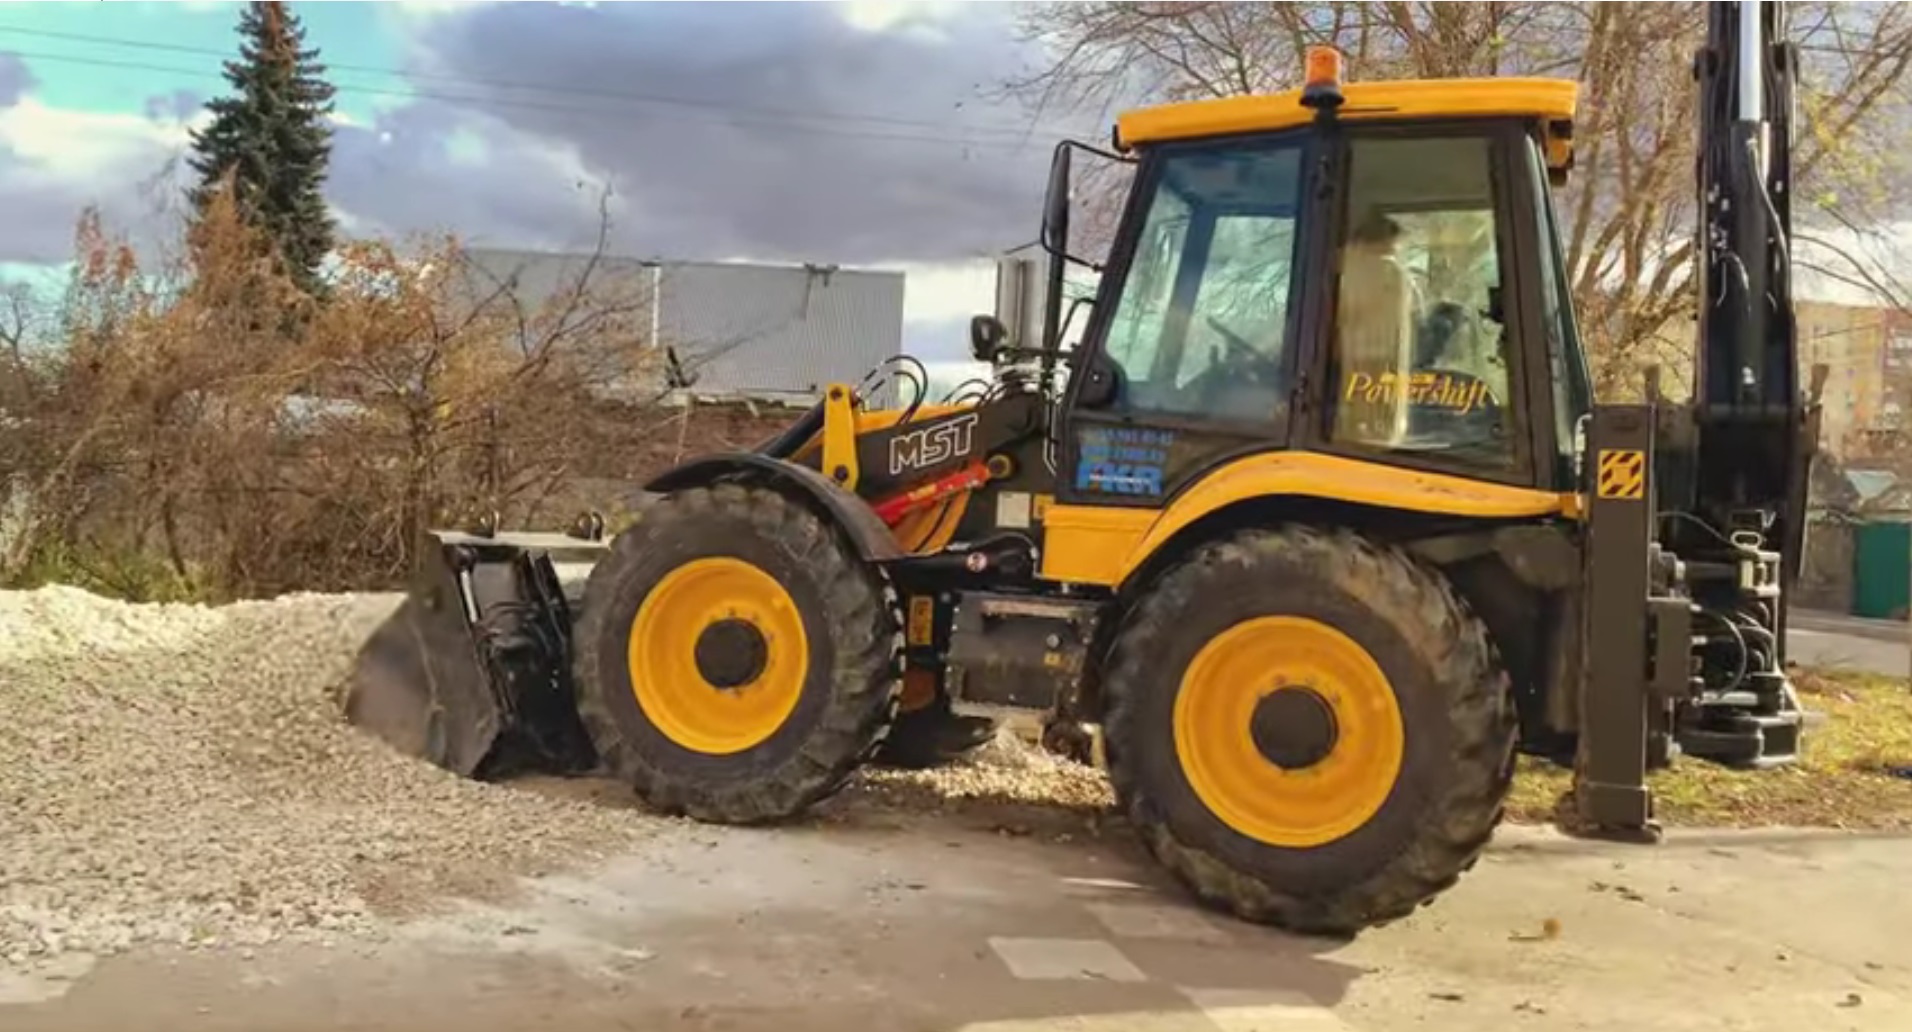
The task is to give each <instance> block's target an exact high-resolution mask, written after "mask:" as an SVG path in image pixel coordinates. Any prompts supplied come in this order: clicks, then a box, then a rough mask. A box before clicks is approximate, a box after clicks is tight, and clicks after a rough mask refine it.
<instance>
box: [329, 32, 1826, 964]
mask: <svg viewBox="0 0 1912 1032" xmlns="http://www.w3.org/2000/svg"><path fill="white" fill-rule="evenodd" d="M1711 6H1712V8H1713V13H1712V15H1711V17H1712V25H1711V29H1710V32H1709V38H1708V40H1707V42H1706V45H1705V46H1704V48H1703V49H1702V50H1701V51H1700V54H1699V58H1698V62H1697V64H1696V68H1695V72H1696V77H1697V80H1698V84H1699V90H1698V93H1699V102H1700V103H1701V105H1702V111H1703V117H1702V126H1703V128H1702V132H1703V133H1704V141H1703V142H1704V146H1703V147H1702V148H1701V157H1700V163H1699V183H1700V193H1699V195H1698V198H1699V217H1700V221H1701V227H1700V228H1701V234H1700V241H1701V243H1702V245H1703V249H1702V254H1701V257H1700V270H1701V275H1700V279H1701V289H1702V290H1703V291H1704V294H1703V296H1704V297H1705V298H1706V299H1707V303H1706V304H1704V305H1702V306H1700V309H1701V312H1702V316H1701V326H1700V341H1699V346H1698V348H1697V353H1698V355H1699V356H1700V357H1699V362H1698V368H1697V370H1696V371H1695V375H1694V391H1693V396H1692V399H1691V401H1689V402H1682V403H1679V404H1670V403H1668V402H1666V401H1665V400H1663V399H1661V398H1660V397H1658V395H1657V394H1655V396H1654V397H1652V398H1649V399H1648V401H1647V402H1646V403H1644V404H1629V405H1604V404H1595V403H1594V401H1593V399H1592V396H1591V390H1590V387H1589V378H1588V374H1587V369H1586V363H1585V361H1584V359H1583V356H1582V353H1581V343H1580V335H1579V330H1578V327H1577V325H1576V323H1575V318H1574V312H1573V309H1572V306H1571V305H1570V303H1569V298H1568V292H1567V283H1568V277H1567V270H1566V269H1565V268H1563V265H1562V251H1561V244H1560V228H1559V225H1558V222H1557V220H1556V216H1555V210H1554V206H1553V202H1552V199H1551V193H1550V186H1551V185H1555V184H1558V183H1560V182H1562V181H1563V180H1564V177H1565V176H1566V175H1567V174H1568V170H1569V167H1570V166H1571V164H1572V158H1573V146H1574V141H1573V119H1574V114H1575V104H1576V87H1575V84H1574V83H1572V82H1563V81H1551V80H1537V79H1456V80H1439V81H1421V82H1353V83H1346V84H1344V83H1343V82H1342V76H1341V72H1340V59H1339V57H1338V55H1336V54H1335V53H1334V52H1333V51H1329V50H1318V51H1315V52H1311V54H1310V55H1309V58H1308V62H1307V69H1306V78H1305V85H1304V86H1303V88H1301V89H1299V90H1296V91H1294V92H1290V93H1283V94H1277V95H1271V96H1253V97H1239V98H1232V99H1225V100H1212V101H1201V102H1194V103H1181V104H1172V105H1168V106H1163V107H1156V108H1150V109H1145V110H1139V111H1135V112H1132V113H1129V114H1125V115H1123V116H1121V117H1120V119H1119V120H1118V123H1117V125H1116V132H1115V139H1114V143H1113V145H1112V147H1111V149H1110V150H1109V151H1106V152H1099V153H1103V154H1104V155H1105V156H1106V157H1109V158H1112V159H1115V160H1122V161H1130V162H1134V163H1135V168H1134V171H1135V176H1134V185H1133V187H1132V192H1131V195H1130V197H1129V198H1128V201H1127V207H1126V211H1125V213H1124V215H1123V217H1122V220H1121V223H1120V229H1119V232H1118V234H1117V238H1116V243H1115V245H1114V247H1113V249H1112V252H1111V254H1110V257H1109V260H1108V263H1107V266H1106V268H1105V269H1104V270H1103V274H1102V276H1101V279H1100V285H1099V289H1098V293H1097V294H1096V295H1095V296H1094V298H1093V300H1092V301H1090V302H1088V304H1087V308H1088V313H1089V314H1088V321H1087V323H1086V324H1085V327H1084V332H1083V335H1082V337H1081V339H1080V343H1079V344H1078V345H1077V346H1075V347H1072V348H1066V349H1065V348H1064V347H1063V346H1062V345H1061V343H1060V342H1061V340H1062V339H1063V330H1064V328H1065V325H1066V323H1065V321H1064V319H1063V313H1062V312H1061V309H1062V307H1063V306H1062V304H1061V301H1062V271H1061V270H1062V268H1063V265H1064V262H1065V261H1067V260H1069V246H1070V240H1069V233H1068V222H1069V198H1068V194H1069V184H1070V164H1071V160H1072V159H1071V154H1072V153H1073V152H1075V151H1078V150H1083V149H1085V148H1083V147H1082V146H1081V145H1079V144H1075V143H1067V144H1064V145H1063V146H1061V147H1059V148H1058V149H1057V152H1056V158H1055V162H1054V166H1053V171H1052V174H1051V182H1050V193H1049V201H1048V202H1047V204H1046V206H1045V210H1044V218H1043V233H1042V239H1043V243H1044V246H1045V248H1046V249H1047V250H1048V251H1049V252H1050V253H1051V254H1052V255H1053V256H1054V257H1055V260H1054V261H1053V262H1052V263H1051V273H1050V280H1049V283H1048V286H1047V295H1048V304H1047V306H1046V310H1045V318H1044V323H1045V325H1044V339H1043V340H1041V341H1012V340H1009V339H1007V335H1006V332H1005V330H1004V327H1003V325H1002V324H1001V323H1000V322H998V321H996V320H994V319H993V318H990V317H979V318H978V319H977V320H976V321H975V322H974V324H973V326H972V338H973V339H972V343H973V346H974V351H975V354H976V355H977V357H978V358H981V359H985V360H987V361H989V362H991V363H992V364H993V366H994V369H995V373H994V376H993V378H992V380H991V382H990V383H989V384H988V386H987V388H986V389H984V390H976V391H972V392H971V393H969V394H967V395H962V396H958V397H955V398H949V399H944V400H943V401H941V402H940V403H932V402H930V401H929V400H928V399H925V398H923V397H922V396H921V394H922V392H921V390H920V388H919V389H918V390H917V391H915V392H914V395H915V396H914V397H912V398H909V399H907V404H898V405H896V406H893V407H890V408H880V409H879V408H876V407H874V406H873V405H872V404H871V403H870V402H869V400H868V399H869V398H870V397H872V396H873V391H872V389H871V383H872V382H874V381H870V382H866V383H865V384H863V385H855V386H853V385H848V384H844V385H838V386H833V387H830V388H829V389H828V391H827V394H826V395H825V397H824V398H823V399H822V400H821V401H820V402H819V403H818V404H817V405H816V407H815V408H814V409H813V410H811V411H810V412H809V413H808V414H807V415H805V416H804V417H803V418H801V419H800V420H798V421H797V422H796V423H794V424H793V425H792V426H790V427H789V429H788V430H787V432H784V433H782V434H780V435H778V436H777V437H776V438H775V439H774V440H770V441H767V442H765V443H764V444H763V445H762V446H760V447H758V448H757V449H755V450H753V451H749V452H743V453H738V454H720V455H711V456H707V457H702V458H698V459H696V460H694V461H690V462H688V463H686V464H684V465H682V466H681V467H679V468H675V469H672V470H670V471H669V472H666V473H665V474H663V475H662V476H660V477H658V478H656V480H655V481H653V482H652V483H650V484H648V485H646V489H647V491H648V492H649V493H650V497H651V501H650V502H649V504H647V505H646V506H644V507H643V508H642V510H641V511H640V513H639V514H638V516H637V518H636V519H635V522H634V523H633V524H632V525H631V526H629V527H627V528H624V529H622V530H620V531H619V532H617V533H616V534H614V535H610V536H607V535H606V534H605V529H604V526H603V523H602V521H601V520H594V519H588V518H587V519H585V520H582V521H580V523H579V525H578V526H577V527H575V528H573V530H572V531H571V532H569V533H553V534H523V533H501V532H495V531H481V532H476V533H463V532H445V533H442V534H438V535H435V537H434V543H433V546H432V547H431V548H429V549H428V550H427V559H428V561H427V563H426V565H425V568H424V569H423V570H422V571H421V572H420V579H419V582H418V586H417V588H416V590H415V592H414V594H413V596H412V597H411V599H410V601H408V602H407V603H406V605H405V606H404V607H403V609H402V610H401V612H400V613H399V614H398V615H397V616H396V617H395V618H394V620H393V621H392V623H391V624H390V625H388V626H387V627H386V628H385V629H384V630H383V631H381V633H380V634H379V635H378V636H377V637H376V638H375V639H374V640H373V641H372V642H370V643H369V644H368V646H367V648H366V651H365V654H364V656H363V662H362V665H361V670H360V675H359V680H358V682H357V684H356V685H355V686H354V689H353V692H352V694H351V697H350V702H349V709H350V715H351V719H352V720H354V721H355V722H357V723H359V724H361V725H363V726H365V727H367V728H369V729H371V730H373V731H375V732H376V733H378V734H381V735H383V736H385V737H386V738H388V739H389V740H390V741H392V742H393V743H394V744H395V745H397V746H398V747H399V748H402V749H404V750H406V751H408V752H411V753H414V754H416V755H419V756H423V757H426V758H428V759H430V760H431V761H432V762H435V763H438V764H441V765H443V766H446V767H448V768H451V769H454V770H457V771H459V772H461V773H464V774H468V775H473V776H477V777H498V776H502V775H503V774H505V773H507V772H508V771H509V770H511V769H513V768H514V767H522V766H526V765H531V766H538V767H542V768H546V769H558V770H573V771H577V770H603V771H608V772H610V773H612V774H614V775H615V776H616V777H618V778H621V779H623V780H624V781H626V782H628V783H629V784H630V785H631V786H632V787H633V788H634V789H635V790H636V791H637V793H638V794H639V795H640V796H641V797H642V798H643V799H644V800H645V801H646V802H648V803H649V804H651V805H652V806H654V807H656V808H659V809H661V810H666V811H670V812H675V813H682V814H688V815H691V816H693V817H695V818H697V819H701V820H705V821H713V822H726V823H756V822H768V821H774V820H777V819H780V818H787V817H790V816H792V815H794V814H798V813H800V812H802V811H804V810H805V809H806V808H807V807H810V806H811V805H813V804H815V803H817V802H818V801H819V800H822V799H824V798H825V797H827V796H829V795H831V794H832V793H833V792H836V791H837V790H838V789H839V788H840V787H841V786H842V785H843V784H844V783H845V782H846V780H847V779H849V778H850V777H851V776H852V774H853V773H854V772H855V771H856V770H857V769H858V767H859V765H862V764H864V763H866V762H872V761H884V760H886V759H887V760H889V761H892V762H937V760H938V759H939V758H940V757H946V756H949V755H953V754H955V753H958V752H960V751H961V750H962V749H964V748H966V747H967V746H969V745H972V744H974V742H975V741H976V740H978V738H979V736H980V735H981V734H982V733H983V732H984V731H986V730H987V727H988V724H989V721H990V720H991V719H994V718H999V717H1001V716H1002V715H1003V714H1005V713H1024V714H1038V715H1040V716H1041V717H1042V718H1043V719H1044V720H1045V721H1046V722H1047V723H1048V724H1049V725H1050V726H1051V727H1052V728H1053V729H1056V732H1057V734H1056V740H1057V741H1076V740H1079V738H1080V735H1079V734H1076V733H1075V732H1076V731H1077V729H1080V728H1084V727H1096V728H1099V729H1100V732H1101V734H1102V737H1103V741H1104V742H1105V744H1106V762H1107V766H1108V770H1109V773H1110V776H1111V778H1112V780H1113V783H1114V787H1115V792H1116V795H1117V798H1118V800H1119V806H1120V809H1121V812H1122V814H1123V815H1124V816H1125V817H1126V818H1127V820H1128V822H1129V823H1130V824H1132V826H1133V827H1134V829H1135V831H1136V833H1137V834H1138V835H1139V836H1140V838H1141V840H1142V842H1144V843H1145V844H1146V846H1147V848H1148V849H1149V851H1150V852H1151V853H1152V854H1153V855H1154V856H1155V857H1156V858H1157V859H1158V860H1159V861H1160V862H1161V863H1162V864H1163V865H1165V866H1166V867H1167V868H1168V869H1169V870H1170V871H1172V872H1173V873H1174V875H1175V876H1176V877H1177V878H1179V879H1180V880H1181V881H1182V882H1183V883H1185V884H1186V885H1187V887H1188V888H1189V890H1190V891H1191V892H1192V893H1193V894H1195V895H1196V896H1198V897H1199V898H1201V899H1203V900H1205V901H1208V902H1210V903H1212V904H1214V905H1216V906H1218V907H1221V908H1224V909H1226V910H1227V911H1230V912H1232V913H1234V914H1236V915H1238V916H1240V917H1242V918H1245V919H1249V920H1254V921H1260V922H1267V923H1272V924H1277V925H1281V926H1285V927H1289V928H1294V929H1300V930H1306V931H1312V932H1329V933H1333V932H1338V933H1352V932H1355V931H1358V930H1359V929H1362V928H1365V927H1369V926H1373V925H1376V924H1380V923H1384V922H1387V921H1389V920H1392V919H1396V918H1399V917H1401V916H1403V915H1405V914H1408V913H1409V912H1411V911H1412V910H1413V909H1414V908H1415V907H1417V906H1418V905H1420V904H1422V903H1424V902H1426V901H1428V900H1430V899H1431V898H1433V897H1434V896H1436V895H1437V894H1438V893H1440V892H1442V891H1443V890H1444V889H1446V888H1447V887H1448V886H1450V885H1452V884H1454V882H1455V880H1456V879H1457V878H1458V877H1459V876H1460V875H1461V874H1462V872H1464V871H1466V870H1467V869H1468V868H1469V867H1470V866H1471V865H1472V864H1473V863H1474V861H1475V859H1476V857H1477V856H1478V855H1479V853H1480V852H1481V850H1482V848H1483V847H1484V846H1485V844H1486V843H1487V842H1488V840H1489V837H1490V836H1491V835H1492V833H1493V831H1494V829H1495V827H1496V825H1497V823H1498V822H1499V821H1500V819H1501V813H1502V805H1503V801H1504V799H1505V797H1506V794H1507V792H1508V788H1509V784H1510V780H1511V778H1512V775H1513V770H1514V763H1515V757H1516V755H1517V754H1518V753H1519V752H1522V751H1524V752H1527V753H1530V754H1533V755H1536V756H1541V757H1545V758H1548V759H1551V760H1554V761H1557V762H1559V763H1562V764H1567V765H1571V766H1572V767H1573V768H1574V771H1575V775H1576V777H1575V788H1574V796H1573V805H1574V808H1575V810H1576V812H1577V815H1578V820H1579V821H1580V822H1581V823H1582V825H1583V826H1584V828H1585V829H1586V830H1588V831H1591V832H1595V833H1609V834H1614V835H1619V836H1628V837H1643V838H1647V839H1651V838H1653V837H1654V835H1655V833H1656V830H1657V825H1656V823H1655V821H1654V816H1653V807H1652V800H1651V795H1650V792H1649V790H1648V788H1647V786H1646V774H1647V772H1648V771H1649V770H1650V769H1653V768H1655V767H1658V766H1661V765H1664V764H1666V763H1668V762H1670V761H1671V760H1672V758H1673V757H1674V756H1675V755H1676V754H1678V753H1680V752H1685V753H1687V754H1691V755H1695V756H1698V757H1702V758H1704V759H1706V760H1711V761H1717V762H1722V763H1728V764H1735V765H1750V766H1764V765H1775V764H1784V763H1787V762H1790V761H1791V760H1792V759H1793V758H1794V757H1795V755H1796V752H1797V749H1798V747H1799V743H1800V737H1801V727H1802V725H1803V721H1802V713H1801V711H1800V708H1799V706H1798V704H1797V701H1796V698H1795V696H1794V693H1793V691H1792V689H1791V686H1790V684H1789V682H1788V680H1787V678H1786V675H1785V672H1784V646H1783V642H1784V636H1785V606H1784V604H1783V598H1784V595H1783V592H1784V590H1785V588H1786V587H1787V586H1788V585H1789V584H1790V582H1791V580H1792V579H1793V578H1794V577H1795V576H1796V573H1797V567H1798V556H1799V552H1800V549H1799V543H1800V534H1801V530H1802V513H1803V511H1804V506H1803V499H1804V491H1805V483H1806V470H1807V466H1808V463H1809V462H1810V459H1811V457H1812V455H1813V452H1814V448H1815V445H1816V441H1817V433H1818V431H1817V418H1818V417H1817V407H1816V405H1817V403H1816V401H1814V400H1809V399H1808V398H1807V397H1806V394H1807V392H1806V391H1804V390H1802V389H1801V388H1800V386H1799V385H1798V383H1797V380H1798V377H1797V374H1796V372H1795V370H1794V364H1795V357H1796V347H1795V344H1794V339H1793V326H1792V315H1791V302H1790V294H1789V282H1788V274H1789V269H1788V266H1787V256H1786V238H1787V235H1788V233H1787V231H1788V228H1789V218H1790V215H1789V211H1788V208H1787V198H1788V197H1789V196H1790V194H1791V191H1790V190H1789V189H1788V188H1787V187H1788V178H1789V175H1790V171H1789V166H1788V163H1787V141H1788V140H1789V139H1790V134H1791V131H1792V125H1791V94H1792V76H1793V69H1794V51H1793V50H1792V49H1791V48H1790V47H1788V46H1786V45H1785V44H1783V43H1777V42H1774V41H1772V39H1771V33H1772V29H1773V26H1774V20H1773V18H1772V16H1771V14H1770V12H1769V11H1761V10H1758V8H1759V6H1760V5H1733V4H1715V5H1711ZM1071 314H1074V313H1071ZM893 365H894V368H891V369H889V370H888V372H889V373H890V374H894V373H895V371H896V369H899V368H900V369H904V370H907V369H908V366H909V363H908V361H907V360H899V361H898V362H897V363H895V364H893ZM879 378H880V377H879ZM895 378H896V379H897V380H898V382H900V381H901V379H902V377H900V376H897V377H895ZM912 378H913V377H912ZM577 562H581V563H586V564H589V565H588V575H586V576H584V577H582V578H581V583H582V587H581V589H580V588H579V586H578V584H579V581H580V579H579V578H574V579H572V580H571V581H569V582H567V579H566V577H565V576H564V575H563V571H564V569H565V568H566V566H567V564H571V563H577Z"/></svg>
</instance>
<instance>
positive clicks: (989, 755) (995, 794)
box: [858, 728, 1115, 813]
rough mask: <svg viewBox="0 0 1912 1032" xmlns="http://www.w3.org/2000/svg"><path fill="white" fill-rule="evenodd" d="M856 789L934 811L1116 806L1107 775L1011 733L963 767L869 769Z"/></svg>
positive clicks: (1101, 808) (998, 735) (972, 756)
mask: <svg viewBox="0 0 1912 1032" xmlns="http://www.w3.org/2000/svg"><path fill="white" fill-rule="evenodd" d="M858 787H859V788H860V789H861V791H863V792H864V793H865V794H867V795H870V796H873V797H874V798H875V799H876V800H877V801H879V802H883V803H888V804H892V805H900V806H904V807H925V806H927V807H929V808H932V809H941V808H944V807H946V806H949V805H951V804H955V805H959V806H960V805H964V804H978V803H979V804H984V805H1004V804H1006V805H1014V806H1041V807H1050V808H1055V809H1060V810H1069V811H1075V812H1079V813H1094V812H1100V811H1104V810H1107V809H1109V808H1110V807H1112V806H1114V805H1115V793H1114V791H1113V790H1112V789H1111V788H1110V787H1109V779H1108V777H1107V775H1105V774H1103V773H1102V772H1101V771H1100V770H1097V769H1096V768H1094V767H1088V766H1084V765H1082V764H1080V763H1076V762H1074V761H1071V760H1066V759H1063V758H1061V757H1059V756H1056V755H1054V754H1052V753H1049V752H1045V751H1044V750H1043V749H1041V748H1040V747H1038V746H1037V745H1035V744H1034V743H1033V742H1028V741H1025V740H1024V739H1023V738H1022V737H1020V736H1019V735H1017V734H1016V733H1015V732H1014V731H1013V730H1010V729H1008V728H1004V729H1002V730H1000V731H998V732H997V733H996V737H995V739H994V740H992V741H991V742H989V743H988V744H986V745H984V746H983V747H982V748H981V749H978V750H976V751H975V752H974V753H971V754H970V755H969V756H968V757H965V758H964V760H963V761H962V762H959V763H955V764H951V765H950V766H947V767H939V768H935V769H932V770H868V771H865V772H864V773H863V776H862V778H861V784H860V785H859V786H858Z"/></svg>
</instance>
